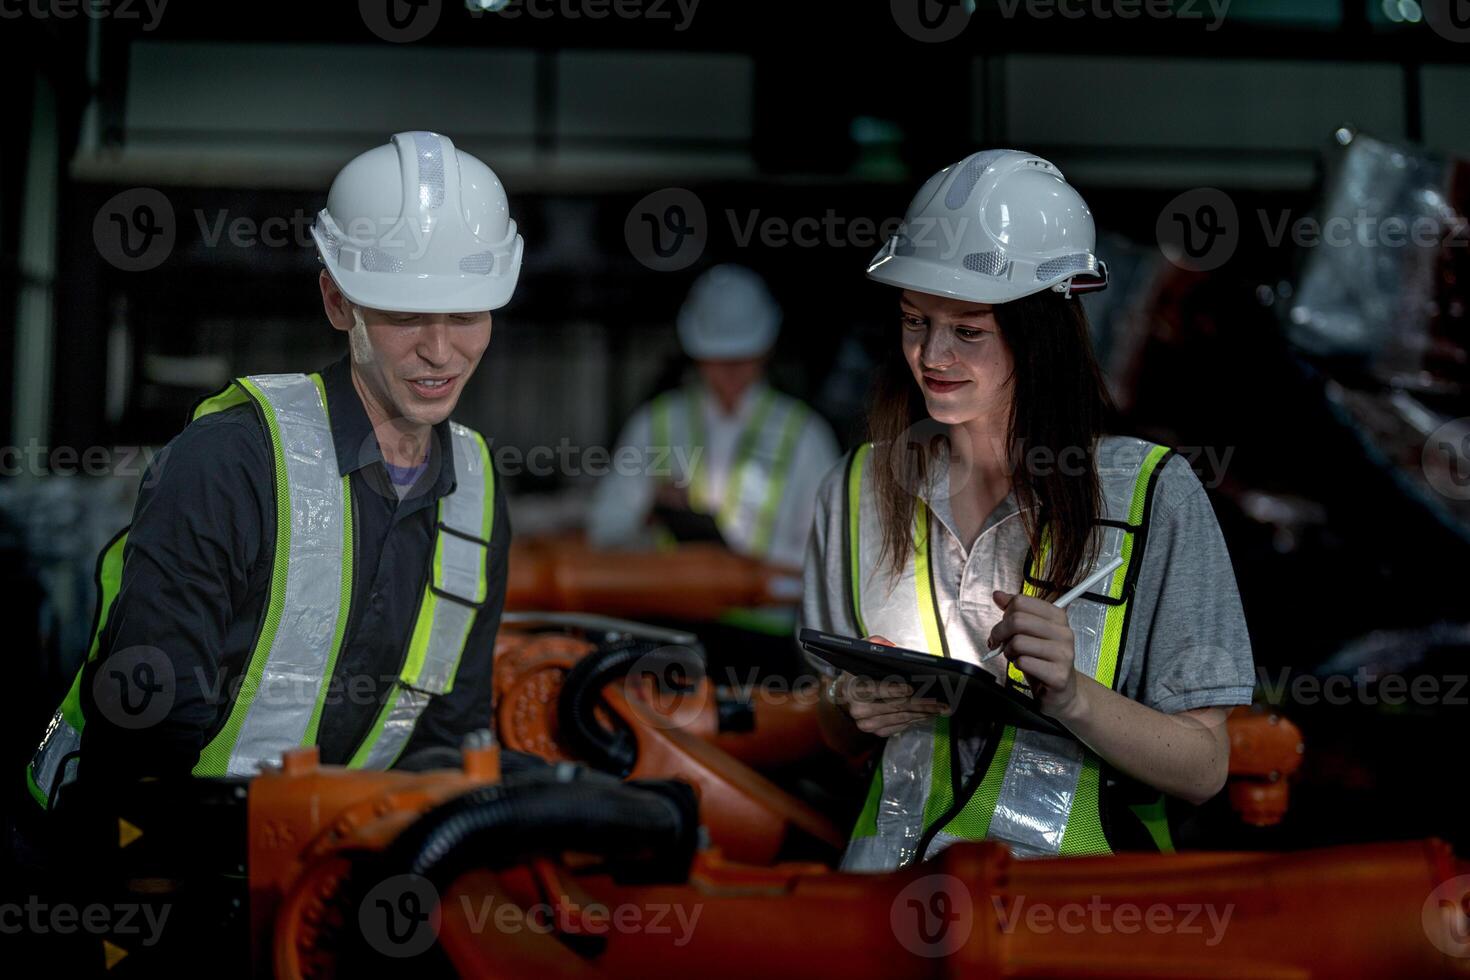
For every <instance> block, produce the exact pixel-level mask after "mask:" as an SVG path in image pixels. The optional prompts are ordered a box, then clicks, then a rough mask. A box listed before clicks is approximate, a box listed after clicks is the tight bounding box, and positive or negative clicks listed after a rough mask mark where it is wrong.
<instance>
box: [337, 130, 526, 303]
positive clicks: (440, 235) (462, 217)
mask: <svg viewBox="0 0 1470 980" xmlns="http://www.w3.org/2000/svg"><path fill="white" fill-rule="evenodd" d="M311 236H312V238H313V239H315V240H316V246H317V252H318V254H319V255H320V256H321V260H322V263H323V264H324V265H325V266H326V267H327V271H328V272H330V273H331V275H332V278H333V279H334V280H336V283H337V286H338V288H340V289H341V290H342V294H343V295H344V296H346V297H347V298H348V299H349V300H351V301H352V302H354V303H356V304H358V305H359V306H367V307H371V308H373V309H379V310H394V311H399V312H404V313H466V312H478V311H481V310H495V309H499V308H500V307H502V306H504V305H505V304H506V303H507V302H509V301H510V296H511V293H512V292H513V291H514V290H515V286H516V279H517V277H518V276H519V275H520V271H521V251H522V247H523V246H522V242H521V236H520V235H519V234H517V233H516V223H515V222H514V221H513V220H511V217H510V206H509V204H508V203H507V202H506V199H505V189H504V188H503V187H501V186H500V179H499V178H498V177H496V176H495V172H494V171H492V170H491V169H490V168H489V167H487V166H485V164H483V163H481V162H480V161H479V160H477V159H475V158H474V157H473V156H471V155H470V154H468V153H462V152H460V151H457V150H456V149H455V148H454V144H453V143H452V142H450V140H449V137H447V136H441V135H440V134H438V133H429V132H422V131H420V132H410V133H396V134H394V136H393V138H392V140H391V141H389V142H388V143H384V144H383V145H381V146H377V147H374V148H373V149H371V150H368V151H367V152H366V153H363V154H360V155H359V156H357V157H355V158H354V159H353V160H352V161H350V162H349V163H348V164H347V166H345V167H343V168H342V170H341V172H340V173H338V174H337V179H336V180H334V181H332V189H331V191H330V192H329V193H328V194H327V206H326V207H325V208H323V209H322V210H321V212H320V213H319V214H318V215H317V216H316V223H315V224H314V225H313V226H312V229H311Z"/></svg>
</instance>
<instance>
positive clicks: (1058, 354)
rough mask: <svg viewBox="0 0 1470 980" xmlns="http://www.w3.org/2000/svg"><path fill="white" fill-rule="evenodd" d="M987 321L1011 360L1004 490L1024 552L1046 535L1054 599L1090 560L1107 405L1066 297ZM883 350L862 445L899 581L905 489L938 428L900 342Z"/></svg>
mask: <svg viewBox="0 0 1470 980" xmlns="http://www.w3.org/2000/svg"><path fill="white" fill-rule="evenodd" d="M995 319H996V323H997V324H998V325H999V327H1000V335H1001V338H1002V339H1003V340H1004V341H1005V343H1006V346H1007V347H1009V348H1010V351H1011V356H1012V358H1013V360H1014V362H1015V366H1014V370H1013V373H1012V375H1011V379H1010V380H1011V392H1012V399H1011V408H1010V413H1009V419H1008V423H1007V432H1006V445H1007V446H1008V447H1010V448H1009V454H1010V459H1009V460H1008V463H1009V467H1010V471H1011V489H1012V491H1013V492H1014V493H1015V495H1016V503H1017V506H1019V507H1020V508H1021V521H1022V526H1023V527H1024V528H1025V531H1026V539H1027V541H1029V542H1030V545H1031V552H1032V554H1033V555H1039V554H1041V536H1042V528H1043V527H1045V528H1048V535H1049V539H1050V541H1049V544H1050V557H1049V559H1048V563H1047V567H1046V569H1045V570H1044V571H1043V573H1042V575H1041V578H1042V579H1043V580H1044V582H1045V584H1044V585H1043V586H1042V587H1041V594H1042V595H1043V597H1045V598H1047V599H1055V598H1056V597H1057V596H1059V595H1060V594H1061V593H1062V592H1063V591H1065V590H1066V588H1067V587H1068V586H1069V585H1070V584H1071V583H1073V582H1075V581H1076V580H1077V579H1079V578H1080V577H1081V576H1082V575H1083V574H1084V573H1085V571H1086V569H1087V567H1088V565H1089V564H1090V563H1091V561H1092V559H1093V558H1094V556H1095V554H1096V538H1095V536H1094V534H1093V533H1092V522H1093V519H1094V518H1095V517H1097V516H1099V514H1100V509H1101V489H1100V487H1099V482H1098V476H1097V466H1096V461H1095V459H1094V453H1095V451H1096V445H1097V443H1096V440H1097V438H1098V437H1099V436H1101V435H1102V433H1103V432H1104V427H1105V426H1107V425H1109V424H1110V423H1111V421H1112V417H1113V412H1114V409H1113V404H1112V399H1111V398H1110V397H1109V396H1108V391H1107V385H1106V384H1105V383H1104V381H1103V376H1102V371H1101V369H1100V368H1099V367H1098V364H1097V358H1096V356H1095V355H1094V354H1093V351H1092V338H1091V334H1090V332H1089V330H1088V325H1087V314H1086V313H1085V312H1083V309H1082V304H1081V302H1080V301H1079V300H1078V299H1077V298H1076V297H1075V296H1074V297H1071V298H1065V297H1062V296H1061V295H1059V294H1057V293H1054V292H1052V291H1051V290H1049V289H1048V290H1044V291H1043V292H1040V293H1034V294H1032V295H1031V296H1025V297H1022V298H1021V299H1018V300H1014V301H1012V302H1009V303H1002V304H999V305H997V306H996V307H995ZM890 353H891V356H889V357H888V358H887V359H886V360H885V362H884V364H883V365H882V367H881V368H880V369H879V371H878V377H877V379H876V382H875V385H874V392H873V400H872V408H871V409H870V411H869V414H868V438H869V439H871V440H872V441H873V443H874V444H875V445H874V466H873V479H874V481H875V483H876V488H877V492H878V507H879V513H880V514H881V516H882V524H883V550H882V555H883V559H880V560H886V562H887V563H888V564H889V566H890V568H891V569H892V571H893V572H894V573H895V574H898V573H900V572H901V571H902V570H903V568H904V566H905V565H906V564H907V562H908V560H909V556H910V554H911V553H912V549H913V537H912V531H911V528H912V525H913V520H914V508H915V506H916V505H917V498H916V497H915V496H914V493H913V489H914V488H916V487H922V486H925V485H927V482H928V479H929V469H928V462H929V459H930V456H931V454H932V453H933V452H934V451H935V446H934V441H935V438H939V439H943V438H947V434H946V432H947V430H946V429H945V427H944V426H942V425H940V424H939V423H937V422H933V421H932V420H929V412H928V410H927V409H926V408H925V405H924V394H923V392H922V391H920V390H919V386H918V384H917V383H916V382H915V381H914V376H913V373H912V372H911V371H910V370H909V366H908V363H907V361H905V360H904V357H903V352H902V349H901V347H900V345H899V344H897V343H894V344H892V345H891V346H890ZM926 421H927V424H925V423H926ZM931 433H932V434H933V435H934V437H935V438H929V435H930V434H931ZM1038 450H1049V454H1047V455H1041V454H1040V453H1039V452H1038ZM1063 453H1065V455H1063ZM1038 461H1039V462H1040V463H1042V464H1044V465H1035V464H1036V463H1037V462H1038ZM1036 505H1039V506H1036ZM1033 507H1035V509H1031V508H1033Z"/></svg>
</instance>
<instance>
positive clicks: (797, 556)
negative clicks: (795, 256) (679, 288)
mask: <svg viewBox="0 0 1470 980" xmlns="http://www.w3.org/2000/svg"><path fill="white" fill-rule="evenodd" d="M678 323H679V342H680V345H681V346H682V347H683V348H684V353H685V354H687V355H689V357H690V359H691V360H693V361H694V365H695V367H696V369H697V371H698V381H696V382H693V383H691V384H689V385H687V386H685V387H684V388H680V389H675V390H674V391H669V392H664V393H663V394H661V395H659V396H658V397H656V398H654V399H653V400H652V401H651V402H649V403H648V404H646V405H643V406H642V407H640V408H639V409H638V410H637V411H635V412H634V413H633V415H632V416H631V417H630V418H629V419H628V422H627V423H626V424H625V425H624V427H623V431H622V433H621V435H620V436H619V437H618V450H617V452H616V453H615V454H614V457H613V458H614V459H618V458H621V456H622V454H623V453H624V451H625V447H631V448H632V449H636V450H637V451H638V453H639V457H638V458H639V459H640V460H641V466H640V468H639V470H638V472H626V471H624V472H618V469H619V468H615V469H614V472H613V473H612V474H610V475H609V476H607V477H604V478H603V480H602V481H601V482H600V483H599V484H598V487H597V492H596V496H595V498H594V500H593V505H592V512H591V515H590V517H589V521H588V529H587V530H588V538H589V540H590V541H591V543H592V544H593V545H594V546H596V547H604V548H606V547H625V546H639V545H646V544H647V543H648V541H649V538H648V536H647V532H646V529H645V525H646V523H647V521H648V517H649V514H650V513H651V511H652V510H653V508H654V506H655V504H656V503H664V504H667V505H669V506H672V507H676V508H688V509H691V510H694V511H697V512H699V513H706V514H710V515H712V516H713V517H714V518H715V522H716V524H717V525H718V527H719V529H720V533H721V535H722V536H723V537H724V539H725V541H726V543H727V544H728V545H729V546H730V547H731V549H733V550H734V551H736V552H739V553H740V554H744V555H749V556H751V557H755V558H760V559H763V560H765V561H768V562H770V563H772V564H775V565H782V566H786V567H789V568H799V567H801V563H802V557H803V555H804V554H805V551H806V543H807V537H808V535H809V533H810V531H811V526H812V508H813V504H814V501H815V499H816V493H817V486H818V484H819V483H820V482H821V479H822V476H823V475H824V474H825V473H826V472H827V470H828V469H830V468H831V467H832V464H833V463H834V462H836V460H837V440H836V438H835V437H834V436H833V434H832V429H831V427H830V426H829V425H827V423H826V422H825V421H824V420H823V419H822V418H821V416H819V415H818V414H817V413H816V412H815V411H813V410H812V409H810V408H808V407H807V406H806V405H805V404H803V403H802V402H801V401H800V400H798V399H796V398H792V397H791V396H789V395H784V394H782V393H780V392H778V391H776V390H775V389H774V388H772V387H771V386H770V385H769V384H767V382H766V380H765V373H766V363H767V360H768V356H769V354H770V351H771V348H772V347H773V346H774V345H775V343H776V336H777V334H778V333H779V331H780V327H781V308H780V307H779V306H778V305H777V303H776V300H775V298H774V297H773V296H772V295H771V293H770V290H769V289H767V288H766V284H765V282H764V281H762V279H761V277H760V276H759V275H757V274H756V273H755V272H752V271H751V270H750V269H747V268H744V267H743V266H738V265H718V266H715V267H714V268H712V269H710V270H709V271H707V272H706V273H704V275H702V276H700V277H699V279H698V280H696V281H695V283H694V286H693V288H691V289H690V291H689V296H688V298H687V299H686V300H685V301H684V305H683V307H682V308H681V309H680V310H679V321H678ZM665 450H673V451H665Z"/></svg>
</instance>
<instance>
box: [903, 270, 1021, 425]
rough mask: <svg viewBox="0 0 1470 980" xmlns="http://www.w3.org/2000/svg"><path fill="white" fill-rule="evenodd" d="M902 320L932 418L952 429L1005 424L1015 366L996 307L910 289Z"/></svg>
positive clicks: (908, 352)
mask: <svg viewBox="0 0 1470 980" xmlns="http://www.w3.org/2000/svg"><path fill="white" fill-rule="evenodd" d="M899 318H900V320H901V321H902V324H903V354H904V359H905V360H906V361H908V365H909V370H910V371H912V372H913V375H914V383H915V384H917V385H918V386H919V390H921V391H922V392H923V393H924V402H925V404H926V405H927V406H928V408H929V414H930V415H931V416H932V417H933V418H934V419H935V420H936V421H939V422H943V423H945V424H947V425H962V424H964V423H966V422H972V421H975V420H979V419H991V420H992V421H994V422H996V423H997V424H1004V422H1005V419H1006V416H1007V414H1008V413H1009V410H1010V399H1011V369H1012V366H1013V365H1014V361H1013V360H1012V359H1011V351H1010V348H1009V347H1008V346H1006V342H1005V340H1004V339H1003V338H1002V337H1001V335H1000V326H999V325H998V324H997V323H996V322H995V309H994V307H992V306H991V305H990V304H988V303H976V302H973V301H971V300H963V299H950V298H949V297H947V296H934V295H932V294H930V293H919V292H914V291H913V290H910V289H905V290H904V291H903V294H902V295H901V296H900V297H899Z"/></svg>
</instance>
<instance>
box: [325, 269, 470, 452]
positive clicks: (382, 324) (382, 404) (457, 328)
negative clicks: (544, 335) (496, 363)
mask: <svg viewBox="0 0 1470 980" xmlns="http://www.w3.org/2000/svg"><path fill="white" fill-rule="evenodd" d="M322 279H323V283H322V292H323V302H324V303H325V305H326V308H327V316H328V318H329V319H331V321H332V325H333V326H334V327H336V328H337V329H338V330H342V331H344V332H346V333H347V334H348V336H349V339H350V341H351V345H352V364H353V371H354V373H356V374H357V375H358V377H359V378H360V379H361V381H362V383H363V386H364V387H365V388H366V389H367V390H366V392H365V394H366V395H367V400H368V401H370V402H373V403H375V404H370V405H368V406H367V407H368V414H369V416H370V417H371V416H374V415H382V416H383V417H384V419H405V420H407V421H410V422H415V423H419V424H423V425H435V424H437V423H439V422H442V421H444V420H445V419H447V418H448V417H449V415H450V413H451V412H453V411H454V406H455V405H456V404H457V403H458V402H459V396H460V393H461V392H463V391H464V386H465V384H466V383H467V382H468V381H469V379H470V375H472V374H474V372H475V368H476V367H478V366H479V364H480V358H481V357H482V356H483V355H484V353H485V348H487V347H489V346H490V325H491V317H490V312H489V311H488V310H485V311H482V312H478V313H396V312H393V311H391V310H376V309H372V308H370V307H355V306H354V305H353V304H352V303H351V302H350V301H348V300H347V298H346V297H344V296H342V294H341V292H340V291H339V290H338V289H337V287H336V283H334V282H332V281H331V277H330V276H329V275H328V274H327V273H326V271H325V270H323V272H322ZM329 293H333V294H335V296H332V295H329ZM384 419H376V418H375V419H374V421H375V422H376V421H383V420H384Z"/></svg>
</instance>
